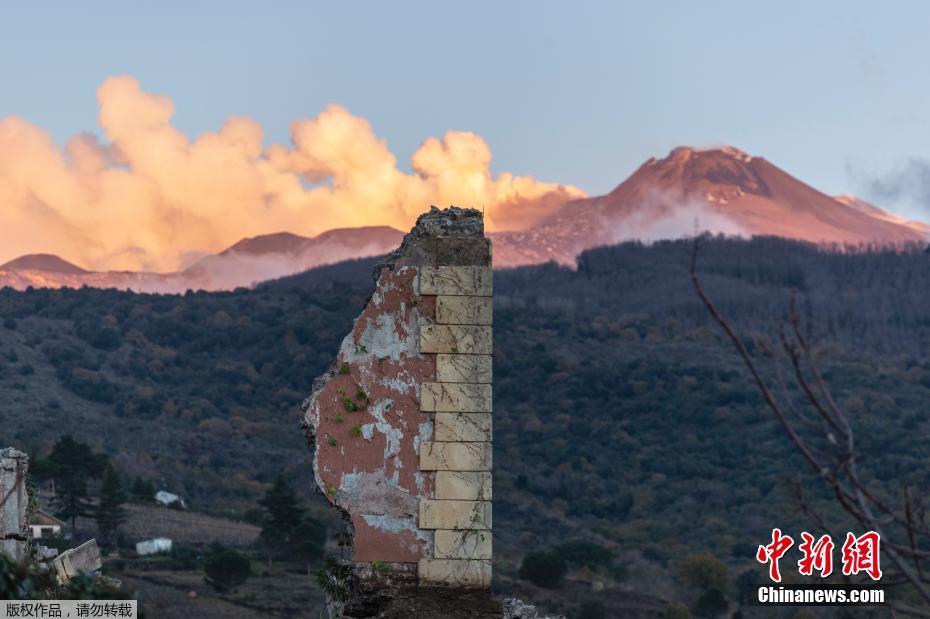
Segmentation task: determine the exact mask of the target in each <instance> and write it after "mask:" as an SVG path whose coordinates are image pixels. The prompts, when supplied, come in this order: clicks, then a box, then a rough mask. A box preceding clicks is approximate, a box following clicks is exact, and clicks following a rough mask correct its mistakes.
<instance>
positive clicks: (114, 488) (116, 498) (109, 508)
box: [94, 466, 128, 543]
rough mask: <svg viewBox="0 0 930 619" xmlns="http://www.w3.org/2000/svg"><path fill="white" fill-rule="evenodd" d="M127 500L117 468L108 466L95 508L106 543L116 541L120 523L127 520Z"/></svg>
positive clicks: (101, 534) (98, 523)
mask: <svg viewBox="0 0 930 619" xmlns="http://www.w3.org/2000/svg"><path fill="white" fill-rule="evenodd" d="M125 502H126V493H125V492H124V491H123V484H122V482H120V478H119V474H118V473H117V472H116V469H115V468H113V467H112V466H108V467H107V472H106V474H105V475H104V477H103V484H102V485H101V486H100V501H99V503H98V504H97V509H96V510H94V516H95V518H96V520H97V528H98V529H99V530H100V537H101V539H102V540H103V541H104V542H106V543H110V542H113V541H115V539H116V533H117V532H118V531H119V527H120V525H122V524H123V523H124V522H126V518H127V516H128V512H127V511H126V509H125V508H124V507H123V504H124V503H125Z"/></svg>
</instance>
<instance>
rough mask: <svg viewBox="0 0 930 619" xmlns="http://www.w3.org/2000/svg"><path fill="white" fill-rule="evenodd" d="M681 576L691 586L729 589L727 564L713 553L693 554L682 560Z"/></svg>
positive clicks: (679, 571) (704, 589)
mask: <svg viewBox="0 0 930 619" xmlns="http://www.w3.org/2000/svg"><path fill="white" fill-rule="evenodd" d="M678 575H679V578H681V581H682V582H683V583H684V584H685V585H687V586H689V587H694V588H696V589H700V590H702V591H707V590H710V589H716V590H719V591H726V590H727V566H726V565H724V564H723V562H722V561H720V559H718V558H717V557H715V556H714V555H711V554H698V555H691V556H689V557H687V558H685V560H684V561H682V562H681V566H680V567H679V569H678Z"/></svg>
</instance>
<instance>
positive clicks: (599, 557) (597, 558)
mask: <svg viewBox="0 0 930 619" xmlns="http://www.w3.org/2000/svg"><path fill="white" fill-rule="evenodd" d="M552 552H554V553H555V554H557V555H559V556H560V557H562V558H563V559H564V560H565V561H566V562H567V563H569V564H571V565H576V566H583V565H584V566H587V567H590V568H592V569H593V568H597V567H601V566H606V565H609V564H610V562H611V561H613V557H614V553H613V552H611V551H610V549H608V548H604V547H603V546H601V545H600V544H596V543H594V542H591V541H588V540H581V539H578V540H571V541H568V542H565V543H563V544H559V545H558V546H556V547H555V548H553V549H552Z"/></svg>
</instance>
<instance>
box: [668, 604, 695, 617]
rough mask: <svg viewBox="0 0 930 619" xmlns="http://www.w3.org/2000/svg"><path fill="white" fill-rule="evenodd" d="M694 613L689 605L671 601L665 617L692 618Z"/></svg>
mask: <svg viewBox="0 0 930 619" xmlns="http://www.w3.org/2000/svg"><path fill="white" fill-rule="evenodd" d="M691 618H692V614H691V611H690V610H689V609H688V607H687V606H685V605H684V604H682V603H680V602H671V603H669V605H668V606H667V607H666V608H665V619H691Z"/></svg>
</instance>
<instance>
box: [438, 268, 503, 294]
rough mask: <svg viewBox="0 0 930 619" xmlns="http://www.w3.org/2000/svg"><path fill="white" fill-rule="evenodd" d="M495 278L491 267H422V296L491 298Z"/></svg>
mask: <svg viewBox="0 0 930 619" xmlns="http://www.w3.org/2000/svg"><path fill="white" fill-rule="evenodd" d="M493 277H494V275H493V271H491V267H476V266H464V267H452V266H444V267H438V268H433V267H422V268H421V269H420V294H427V295H433V294H435V295H441V294H447V295H464V296H476V297H490V296H491V294H492V291H493V286H492V280H493Z"/></svg>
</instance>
